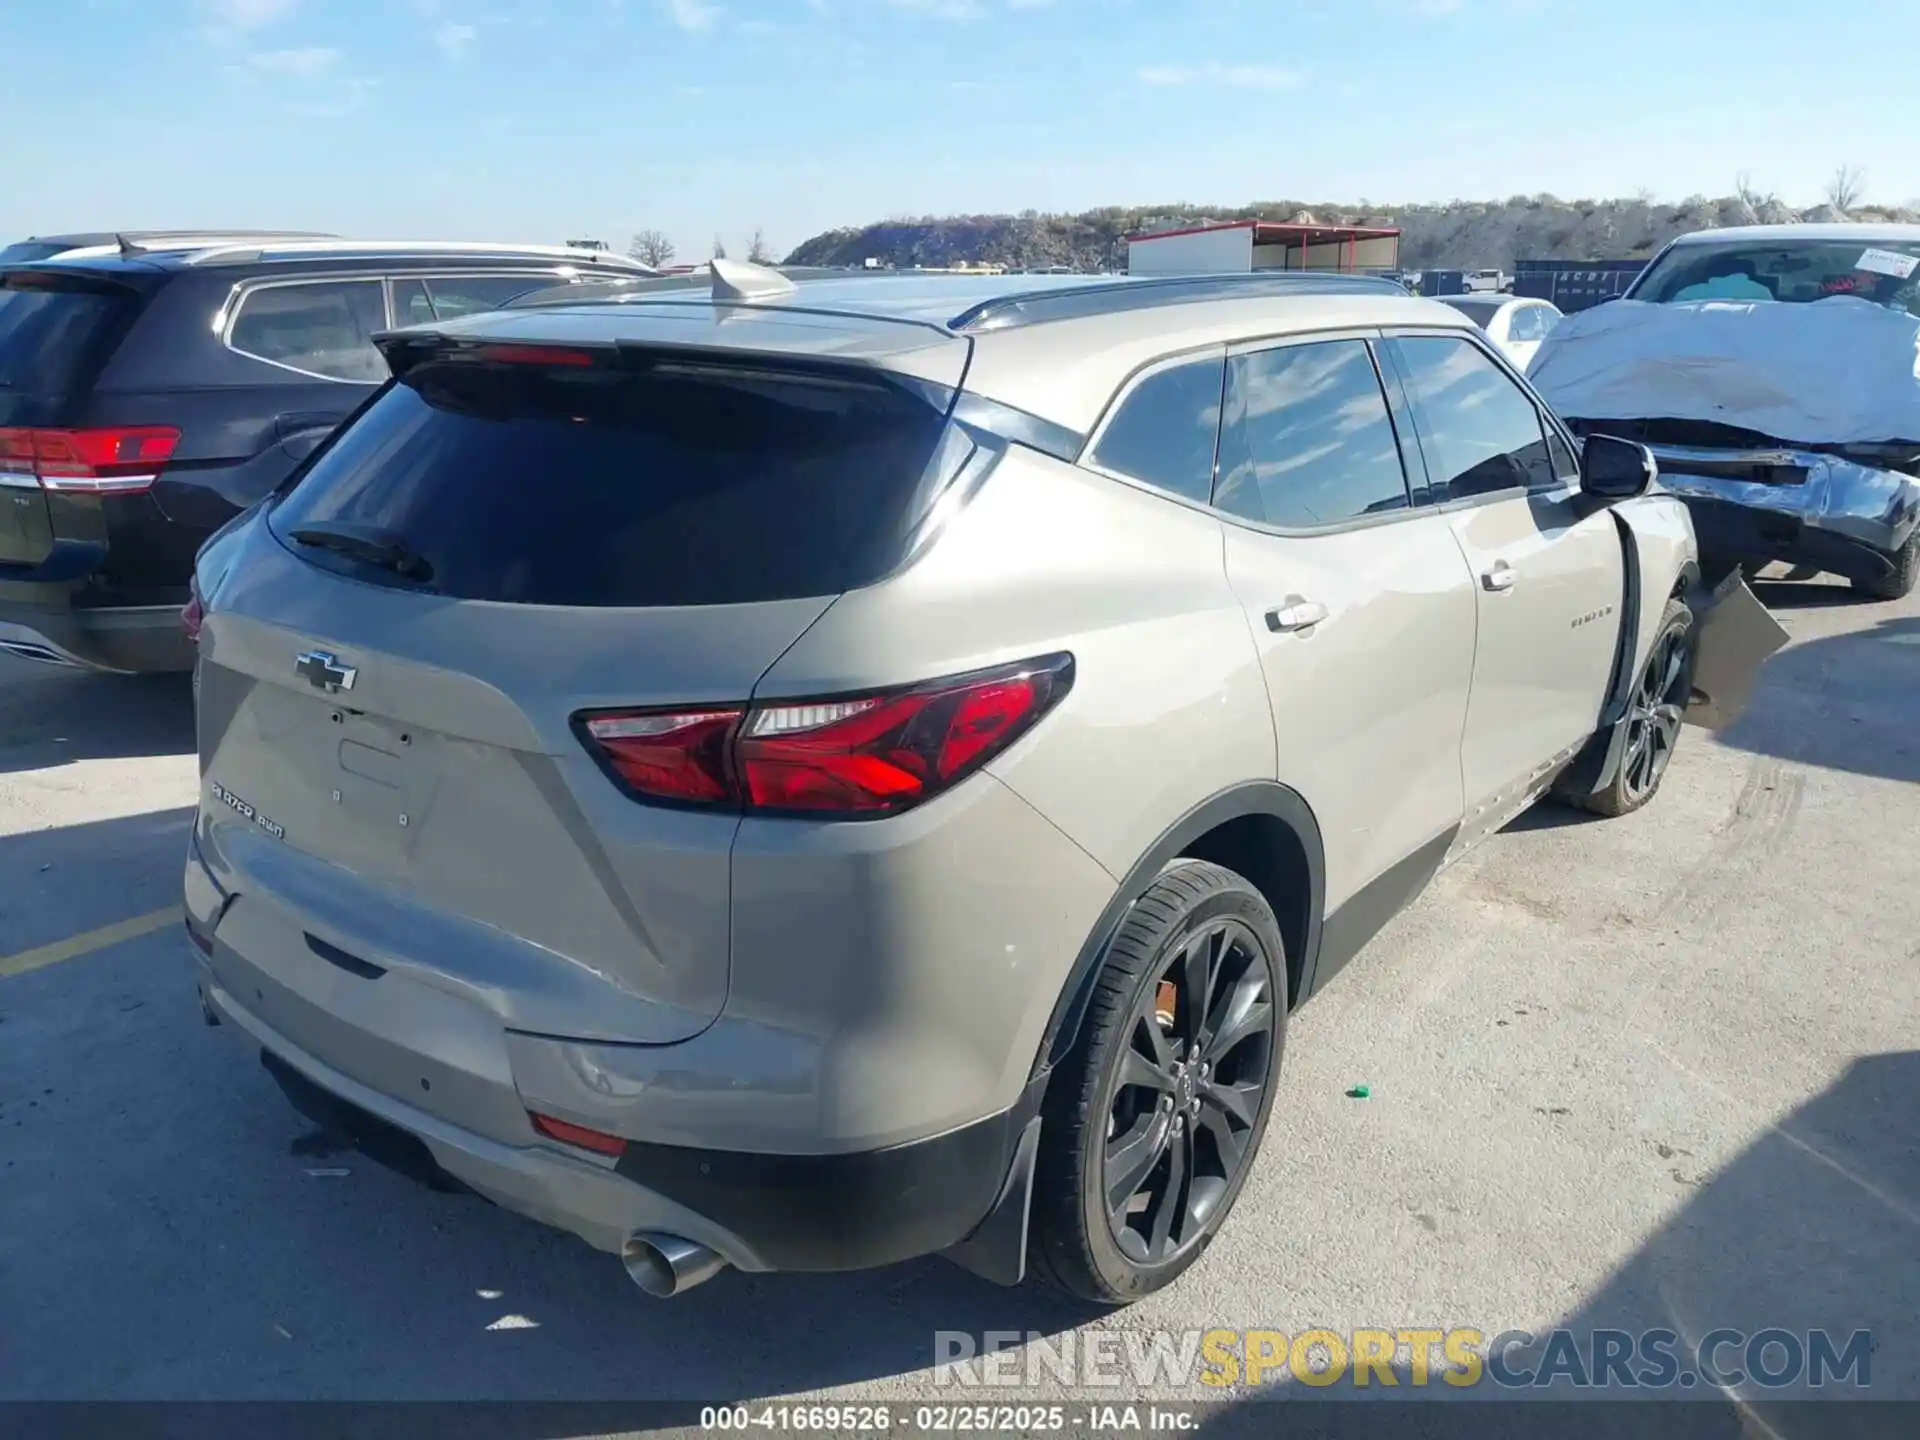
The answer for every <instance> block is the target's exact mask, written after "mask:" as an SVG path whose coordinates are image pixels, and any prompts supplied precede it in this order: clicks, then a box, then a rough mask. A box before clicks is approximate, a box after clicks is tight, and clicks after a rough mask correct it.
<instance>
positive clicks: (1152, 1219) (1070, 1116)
mask: <svg viewBox="0 0 1920 1440" xmlns="http://www.w3.org/2000/svg"><path fill="white" fill-rule="evenodd" d="M1286 995H1287V990H1286V959H1285V953H1284V950H1283V948H1282V943H1281V940H1280V931H1279V927H1278V925H1277V924H1276V923H1275V921H1274V918H1273V911H1272V910H1271V909H1270V908H1269V907H1268V905H1267V902H1266V900H1265V899H1263V898H1262V897H1261V895H1260V893H1259V891H1257V890H1255V889H1254V888H1253V886H1252V885H1250V884H1249V883H1248V882H1247V881H1246V880H1244V879H1242V878H1241V877H1240V876H1238V875H1236V874H1234V873H1233V872H1232V871H1230V870H1225V869H1222V868H1221V867H1220V866H1218V865H1212V864H1208V863H1206V862H1204V861H1199V860H1180V861H1176V862H1174V863H1173V864H1172V865H1170V866H1169V867H1168V868H1167V869H1166V870H1165V871H1163V872H1162V873H1161V875H1160V877H1159V878H1158V879H1157V880H1155V881H1154V883H1153V884H1152V886H1151V887H1149V888H1148V890H1147V892H1146V894H1144V895H1143V896H1141V897H1140V899H1139V901H1138V902H1137V903H1136V904H1135V905H1134V907H1133V909H1132V910H1131V911H1130V912H1129V913H1128V916H1127V918H1126V920H1125V921H1124V922H1123V923H1122V925H1121V927H1120V930H1119V932H1118V933H1117V934H1116V935H1115V936H1114V939H1113V942H1112V943H1111V944H1110V945H1109V946H1108V947H1107V954H1106V958H1105V961H1104V963H1103V968H1102V970H1101V973H1100V976H1099V978H1098V980H1097V981H1096V982H1095V990H1094V995H1093V999H1092V1002H1091V1004H1090V1006H1089V1008H1088V1013H1087V1016H1086V1020H1085V1022H1084V1023H1083V1025H1082V1028H1081V1035H1080V1039H1079V1042H1078V1043H1077V1044H1076V1045H1075V1047H1074V1050H1073V1052H1072V1053H1071V1054H1070V1055H1069V1056H1068V1058H1067V1059H1066V1060H1065V1061H1064V1062H1062V1064H1061V1067H1060V1069H1059V1071H1058V1072H1056V1074H1055V1075H1054V1078H1053V1081H1052V1084H1051V1085H1050V1086H1049V1087H1048V1093H1047V1103H1046V1110H1045V1115H1046V1119H1045V1122H1044V1124H1043V1125H1042V1127H1041V1132H1040V1136H1041V1138H1040V1155H1039V1166H1038V1171H1037V1174H1036V1178H1035V1189H1034V1201H1033V1227H1034V1228H1033V1236H1032V1244H1031V1245H1030V1247H1029V1254H1030V1255H1031V1256H1032V1259H1033V1263H1034V1269H1035V1271H1036V1273H1038V1274H1039V1275H1040V1276H1041V1277H1042V1278H1044V1279H1046V1280H1048V1281H1050V1282H1051V1283H1052V1284H1054V1285H1056V1286H1058V1287H1060V1288H1062V1289H1065V1290H1067V1291H1070V1292H1071V1293H1073V1294H1075V1295H1078V1296H1081V1297H1082V1298H1084V1299H1088V1300H1093V1301H1096V1302H1100V1303H1104V1304H1125V1303H1127V1302H1129V1301H1132V1300H1137V1299H1139V1298H1140V1297H1141V1296H1143V1295H1148V1294H1151V1293H1152V1292H1153V1291H1155V1290H1158V1289H1160V1288H1161V1287H1162V1286H1164V1285H1166V1284H1168V1283H1170V1282H1171V1281H1172V1280H1174V1279H1175V1278H1176V1277H1177V1276H1179V1275H1180V1274H1181V1273H1182V1272H1183V1271H1185V1270H1186V1269H1187V1267H1188V1266H1190V1265H1192V1264H1193V1262H1194V1261H1196V1260H1198V1259H1199V1258H1200V1256H1201V1255H1202V1254H1203V1253H1205V1251H1206V1248H1207V1246H1208V1245H1210V1244H1211V1243H1212V1241H1213V1237H1214V1236H1215V1235H1217V1234H1218V1233H1219V1231H1220V1227H1221V1226H1222V1225H1223V1224H1224V1223H1225V1221H1226V1218H1227V1215H1228V1213H1229V1212H1230V1211H1231V1210H1232V1208H1233V1204H1234V1201H1235V1200H1236V1199H1237V1198H1238V1197H1239V1194H1240V1190H1241V1187H1242V1186H1243V1185H1244V1184H1245V1183H1246V1178H1247V1174H1248V1172H1249V1171H1250V1169H1251V1168H1252V1165H1253V1158H1254V1155H1255V1154H1256V1153H1257V1152H1258V1150H1259V1147H1260V1139H1261V1137H1262V1135H1263V1134H1264V1133H1265V1131H1266V1126H1267V1116H1268V1113H1269V1111H1270V1110H1271V1108H1272V1104H1273V1091H1274V1086H1275V1084H1276V1082H1277V1081H1278V1079H1279V1075H1280V1054H1281V1049H1282V1045H1283V1042H1284V1040H1285V1036H1286V1008H1287V1007H1286Z"/></svg>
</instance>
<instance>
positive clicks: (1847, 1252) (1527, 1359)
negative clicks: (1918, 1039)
mask: <svg viewBox="0 0 1920 1440" xmlns="http://www.w3.org/2000/svg"><path fill="white" fill-rule="evenodd" d="M1916 1094H1920V1051H1905V1052H1897V1053H1892V1054H1885V1055H1874V1056H1869V1057H1867V1058H1865V1059H1861V1060H1858V1061H1855V1062H1854V1063H1853V1064H1852V1065H1850V1066H1849V1067H1848V1068H1847V1070H1846V1071H1845V1073H1843V1074H1842V1075H1841V1076H1840V1078H1839V1079H1838V1080H1837V1081H1836V1082H1835V1083H1834V1084H1833V1085H1832V1086H1830V1087H1829V1088H1828V1089H1827V1090H1826V1091H1824V1092H1823V1093H1822V1094H1821V1095H1819V1096H1818V1097H1817V1098H1816V1099H1814V1100H1812V1101H1810V1102H1809V1103H1808V1104H1806V1105H1804V1106H1802V1107H1801V1108H1800V1109H1798V1110H1796V1111H1794V1112H1793V1113H1792V1114H1790V1115H1787V1116H1785V1117H1784V1118H1783V1119H1781V1120H1780V1121H1779V1122H1778V1123H1777V1124H1776V1125H1774V1126H1772V1127H1771V1128H1770V1129H1769V1130H1768V1131H1767V1132H1766V1133H1765V1134H1764V1135H1763V1136H1762V1137H1761V1138H1760V1139H1759V1140H1757V1141H1756V1142H1755V1143H1754V1144H1753V1145H1751V1146H1749V1147H1748V1148H1747V1150H1745V1151H1744V1152H1743V1153H1742V1154H1741V1155H1740V1156H1739V1158H1738V1159H1736V1160H1734V1161H1733V1163H1731V1164H1730V1165H1728V1166H1727V1167H1726V1168H1725V1169H1723V1170H1722V1171H1720V1172H1719V1173H1718V1174H1698V1173H1695V1172H1692V1171H1691V1170H1690V1161H1691V1160H1692V1157H1691V1156H1690V1155H1689V1154H1688V1153H1687V1152H1686V1151H1684V1150H1673V1151H1671V1152H1670V1153H1669V1154H1668V1155H1667V1157H1666V1158H1668V1159H1669V1160H1671V1162H1672V1165H1673V1172H1674V1175H1675V1177H1676V1179H1678V1180H1680V1181H1681V1182H1682V1183H1684V1184H1691V1185H1694V1186H1696V1187H1697V1189H1696V1192H1695V1194H1694V1197H1693V1198H1692V1200H1690V1201H1689V1202H1688V1203H1687V1204H1686V1205H1685V1206H1684V1207H1683V1208H1682V1209H1681V1210H1680V1211H1679V1213H1678V1214H1676V1215H1675V1216H1674V1217H1673V1219H1672V1220H1671V1221H1669V1222H1668V1223H1667V1224H1666V1225H1664V1226H1663V1227H1661V1228H1660V1229H1659V1230H1658V1231H1656V1232H1655V1233H1654V1235H1653V1236H1652V1237H1651V1238H1650V1239H1648V1240H1647V1242H1646V1243H1645V1244H1644V1245H1642V1246H1641V1247H1640V1249H1639V1250H1638V1251H1637V1252H1636V1253H1635V1254H1634V1255H1633V1256H1632V1257H1631V1258H1630V1259H1629V1260H1628V1261H1627V1262H1626V1263H1625V1264H1624V1265H1622V1266H1621V1267H1620V1268H1619V1269H1618V1270H1617V1271H1616V1272H1615V1273H1614V1274H1613V1276H1612V1277H1611V1278H1610V1279H1609V1280H1608V1281H1607V1283H1606V1284H1604V1285H1603V1286H1602V1287H1601V1288H1600V1289H1599V1290H1598V1291H1597V1292H1595V1293H1594V1294H1593V1295H1592V1296H1590V1297H1589V1298H1588V1299H1587V1300H1586V1302H1585V1303H1583V1304H1582V1305H1581V1306H1580V1307H1579V1308H1578V1309H1577V1310H1575V1311H1573V1312H1572V1313H1571V1314H1569V1315H1567V1316H1566V1317H1565V1318H1564V1319H1563V1320H1561V1321H1560V1322H1559V1325H1560V1327H1561V1328H1564V1329H1566V1330H1568V1331H1570V1332H1572V1335H1573V1336H1574V1338H1575V1345H1574V1352H1575V1353H1574V1355H1573V1361H1572V1364H1573V1369H1572V1370H1568V1369H1567V1368H1566V1366H1567V1363H1568V1362H1567V1351H1566V1350H1565V1349H1564V1348H1562V1349H1561V1350H1560V1352H1559V1356H1560V1358H1559V1360H1558V1361H1557V1362H1556V1363H1555V1364H1553V1365H1546V1364H1543V1363H1542V1362H1543V1360H1544V1359H1545V1358H1546V1357H1547V1356H1548V1355H1549V1354H1551V1353H1553V1351H1552V1348H1551V1347H1552V1342H1550V1341H1549V1340H1548V1337H1546V1336H1540V1337H1536V1338H1535V1339H1534V1341H1533V1342H1532V1343H1531V1344H1529V1343H1525V1342H1521V1341H1516V1342H1515V1343H1513V1344H1511V1345H1510V1346H1509V1347H1506V1348H1505V1350H1504V1353H1505V1355H1506V1357H1507V1370H1508V1372H1509V1374H1511V1375H1514V1376H1517V1377H1522V1378H1526V1377H1531V1378H1532V1379H1533V1381H1534V1382H1535V1383H1532V1384H1527V1385H1520V1386H1514V1387H1501V1386H1498V1385H1495V1384H1494V1383H1492V1379H1491V1377H1489V1379H1488V1380H1486V1381H1483V1382H1482V1383H1481V1384H1480V1385H1479V1386H1476V1387H1473V1388H1472V1389H1470V1390H1468V1389H1460V1390H1454V1391H1449V1390H1448V1389H1447V1388H1446V1387H1445V1386H1443V1385H1440V1386H1429V1387H1427V1388H1425V1389H1422V1390H1420V1391H1419V1392H1418V1393H1419V1394H1421V1395H1422V1396H1424V1397H1427V1401H1428V1403H1425V1404H1418V1405H1416V1404H1409V1403H1406V1401H1405V1399H1404V1397H1405V1396H1407V1395H1408V1394H1409V1389H1408V1388H1407V1387H1408V1386H1409V1384H1410V1373H1409V1369H1408V1367H1406V1366H1404V1365H1402V1366H1396V1367H1395V1372H1396V1374H1397V1375H1398V1377H1399V1379H1400V1388H1399V1392H1398V1395H1396V1393H1395V1391H1393V1390H1382V1389H1380V1388H1379V1387H1377V1386H1376V1387H1370V1388H1369V1389H1367V1390H1358V1389H1356V1388H1354V1387H1353V1386H1352V1385H1351V1384H1349V1383H1342V1384H1341V1385H1339V1386H1335V1387H1330V1388H1328V1389H1326V1390H1324V1391H1309V1390H1307V1389H1306V1388H1305V1387H1303V1386H1300V1385H1298V1384H1294V1383H1289V1384H1287V1385H1285V1386H1284V1387H1281V1388H1277V1389H1275V1390H1274V1391H1272V1392H1270V1393H1265V1392H1253V1393H1251V1394H1249V1395H1246V1396H1244V1397H1243V1398H1242V1399H1241V1400H1240V1401H1239V1403H1237V1404H1234V1405H1231V1406H1229V1407H1227V1408H1225V1409H1223V1410H1221V1411H1219V1412H1217V1413H1216V1414H1215V1415H1213V1416H1212V1417H1211V1418H1210V1419H1209V1420H1208V1422H1207V1424H1206V1425H1205V1426H1204V1427H1203V1433H1204V1434H1206V1435H1207V1436H1209V1437H1223V1436H1239V1435H1247V1436H1253V1435H1258V1434H1272V1433H1277V1431H1276V1430H1275V1428H1274V1427H1275V1426H1276V1425H1277V1424H1279V1423H1280V1417H1279V1416H1277V1415H1276V1414H1275V1413H1274V1412H1273V1411H1272V1410H1270V1409H1268V1408H1267V1407H1269V1406H1271V1405H1274V1404H1282V1405H1285V1406H1286V1412H1285V1416H1284V1429H1285V1433H1286V1434H1288V1435H1289V1436H1294V1435H1313V1436H1328V1437H1332V1436H1347V1435H1351V1436H1356V1437H1358V1436H1363V1435H1365V1436H1397V1435H1427V1436H1434V1437H1453V1436H1460V1437H1463V1440H1464V1437H1469V1436H1471V1437H1475V1440H1478V1437H1483V1436H1507V1435H1512V1436H1515V1437H1519V1436H1531V1435H1553V1436H1556V1437H1558V1436H1562V1435H1574V1436H1581V1435H1595V1436H1598V1435H1608V1436H1611V1435H1626V1436H1635V1437H1638V1436H1669V1435H1671V1436H1675V1437H1679V1436H1688V1437H1693V1436H1698V1437H1702V1440H1718V1437H1728V1440H1732V1437H1736V1436H1739V1437H1746V1440H1759V1437H1779V1440H1803V1437H1805V1440H1827V1437H1833V1440H1854V1437H1861V1440H1864V1437H1868V1436H1873V1437H1880V1436H1886V1437H1893V1436H1910V1435H1913V1434H1916V1433H1920V1350H1916V1347H1915V1345H1914V1342H1913V1317H1914V1316H1915V1315H1920V1265H1916V1264H1915V1263H1914V1256H1915V1255H1916V1253H1920V1106H1916V1105H1915V1103H1914V1096H1915V1095H1916ZM1722 1329H1725V1330H1731V1331H1739V1332H1741V1333H1742V1336H1743V1337H1753V1336H1758V1335H1760V1334H1761V1333H1762V1332H1764V1331H1768V1330H1775V1331H1780V1332H1785V1333H1786V1336H1787V1337H1791V1346H1792V1347H1795V1348H1797V1349H1798V1350H1799V1352H1800V1358H1801V1359H1802V1360H1803V1361H1806V1360H1807V1359H1808V1356H1809V1355H1810V1345H1811V1342H1810V1341H1809V1335H1810V1332H1815V1331H1824V1332H1825V1334H1826V1336H1827V1337H1828V1343H1829V1344H1830V1345H1831V1348H1832V1352H1833V1353H1834V1354H1835V1355H1836V1356H1839V1357H1842V1360H1841V1364H1840V1366H1839V1367H1838V1369H1839V1373H1838V1374H1837V1375H1832V1376H1829V1377H1828V1378H1827V1380H1826V1383H1825V1385H1824V1388H1819V1387H1815V1386H1814V1385H1812V1384H1810V1383H1809V1381H1810V1377H1809V1376H1808V1374H1807V1373H1806V1367H1805V1365H1804V1364H1803V1365H1802V1366H1801V1367H1800V1369H1799V1370H1798V1371H1794V1372H1793V1373H1792V1376H1791V1379H1790V1380H1788V1381H1787V1383H1782V1384H1778V1385H1777V1386H1769V1385H1767V1384H1764V1383H1760V1382H1759V1381H1758V1380H1757V1379H1755V1378H1754V1376H1753V1373H1752V1372H1753V1371H1754V1369H1755V1366H1756V1364H1757V1365H1758V1367H1759V1368H1760V1370H1761V1372H1762V1373H1766V1374H1769V1375H1771V1376H1773V1377H1775V1378H1777V1379H1778V1378H1783V1377H1785V1376H1787V1375H1788V1373H1789V1370H1790V1367H1791V1365H1792V1363H1793V1357H1794V1349H1793V1348H1789V1341H1788V1340H1787V1339H1782V1340H1780V1341H1778V1342H1777V1343H1775V1342H1768V1343H1766V1344H1765V1345H1763V1346H1761V1347H1759V1348H1758V1349H1756V1347H1755V1346H1754V1345H1752V1344H1749V1343H1748V1342H1747V1341H1746V1340H1745V1339H1742V1340H1740V1341H1735V1342H1730V1343H1727V1344H1724V1345H1719V1346H1716V1347H1715V1348H1714V1351H1713V1354H1712V1355H1711V1356H1710V1357H1709V1358H1710V1359H1711V1360H1712V1362H1713V1363H1714V1364H1716V1365H1717V1366H1718V1367H1719V1370H1720V1371H1721V1373H1722V1376H1723V1378H1724V1379H1726V1380H1727V1381H1729V1382H1731V1383H1730V1386H1729V1387H1728V1388H1727V1389H1724V1390H1722V1391H1721V1392H1720V1393H1719V1396H1718V1398H1717V1399H1711V1400H1708V1399H1703V1398H1702V1397H1703V1396H1706V1397H1710V1396H1714V1395H1715V1387H1713V1386H1711V1385H1709V1384H1708V1383H1707V1381H1706V1379H1705V1377H1704V1376H1703V1375H1702V1374H1700V1373H1699V1372H1698V1371H1696V1369H1695V1366H1694V1363H1693V1361H1694V1356H1695V1354H1696V1352H1697V1349H1698V1347H1699V1346H1700V1345H1701V1343H1702V1342H1703V1341H1704V1340H1705V1339H1706V1338H1707V1337H1708V1336H1710V1335H1711V1334H1713V1332H1715V1331H1717V1330H1722ZM1654 1330H1665V1331H1670V1332H1672V1333H1673V1335H1674V1336H1676V1337H1677V1340H1676V1342H1675V1343H1674V1344H1673V1346H1672V1348H1673V1352H1674V1354H1675V1356H1676V1358H1677V1360H1678V1361H1679V1365H1678V1369H1677V1374H1676V1383H1674V1384H1672V1385H1670V1386H1666V1387H1662V1388H1660V1389H1659V1390H1658V1391H1657V1392H1656V1391H1651V1390H1648V1389H1645V1388H1641V1387H1637V1386H1632V1385H1626V1384H1622V1383H1620V1381H1619V1376H1618V1372H1617V1370H1616V1372H1615V1376H1614V1383H1612V1384H1609V1385H1607V1386H1605V1387H1603V1388H1593V1387H1587V1388H1584V1389H1583V1388H1581V1387H1579V1386H1577V1385H1575V1384H1574V1383H1573V1380H1574V1377H1577V1376H1578V1375H1580V1374H1581V1373H1582V1372H1583V1371H1592V1370H1594V1369H1595V1368H1596V1367H1595V1365H1594V1360H1593V1356H1594V1354H1595V1349H1596V1344H1595V1341H1596V1332H1603V1331H1617V1332H1622V1333H1624V1334H1626V1335H1628V1336H1631V1337H1634V1339H1635V1341H1636V1342H1637V1341H1638V1339H1639V1337H1641V1336H1643V1335H1645V1334H1646V1333H1647V1332H1649V1331H1654ZM1860 1331H1865V1332H1868V1333H1869V1335H1870V1341H1868V1342H1864V1343H1862V1344H1859V1345H1857V1346H1856V1345H1854V1343H1853V1337H1854V1336H1855V1334H1856V1332H1860ZM1850 1347H1851V1348H1850ZM1854 1359H1858V1361H1859V1365H1858V1367H1857V1368H1851V1367H1850V1366H1849V1364H1848V1362H1849V1361H1851V1360H1854ZM1808 1363H1810V1361H1809V1362H1808ZM1629 1368H1630V1369H1632V1370H1634V1371H1636V1372H1638V1373H1645V1372H1644V1371H1641V1370H1640V1365H1639V1361H1638V1359H1637V1358H1636V1359H1634V1360H1633V1361H1631V1362H1630V1363H1629ZM1548 1373H1553V1374H1557V1375H1563V1376H1566V1377H1568V1378H1566V1379H1558V1378H1556V1379H1552V1380H1549V1381H1547V1382H1545V1383H1540V1381H1539V1377H1540V1376H1542V1375H1543V1374H1548ZM1688 1375H1693V1376H1694V1382H1693V1383H1692V1384H1688V1383H1686V1380H1685V1377H1686V1376H1688ZM1655 1394H1657V1395H1658V1396H1659V1398H1658V1399H1651V1398H1650V1397H1651V1396H1653V1395H1655ZM1342 1401H1346V1402H1350V1403H1345V1404H1342V1403H1339V1402H1342ZM1356 1401H1376V1402H1386V1403H1385V1405H1384V1406H1383V1405H1382V1404H1378V1403H1351V1402H1356ZM1496 1401H1507V1402H1509V1403H1505V1404H1500V1403H1492V1402H1496ZM1583 1401H1584V1402H1587V1403H1581V1402H1583ZM1315 1402H1320V1403H1315ZM1449 1402H1450V1403H1449ZM1543 1407H1544V1408H1543Z"/></svg>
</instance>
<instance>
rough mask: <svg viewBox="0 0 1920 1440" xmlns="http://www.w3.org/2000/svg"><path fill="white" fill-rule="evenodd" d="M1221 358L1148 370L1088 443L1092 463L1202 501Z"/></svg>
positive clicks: (1209, 476) (1214, 437)
mask: <svg viewBox="0 0 1920 1440" xmlns="http://www.w3.org/2000/svg"><path fill="white" fill-rule="evenodd" d="M1225 366H1226V358H1225V357H1224V356H1219V355H1216V356H1214V357H1212V358H1211V359H1206V360H1190V361H1187V362H1186V363H1184V364H1180V365H1170V366H1168V367H1167V368H1166V369H1164V370H1160V371H1156V372H1155V373H1154V374H1151V375H1149V376H1147V378H1146V379H1144V380H1142V381H1141V382H1140V383H1139V384H1138V385H1135V386H1134V387H1133V389H1132V390H1131V391H1130V392H1128V394H1127V398H1126V399H1124V400H1122V401H1121V402H1120V408H1119V409H1118V410H1116V411H1115V412H1114V415H1113V419H1112V420H1110V421H1109V422H1108V423H1107V428H1106V429H1105V430H1104V431H1103V432H1101V435H1100V440H1099V442H1098V443H1097V444H1096V445H1095V446H1094V448H1093V456H1092V459H1093V463H1094V464H1095V465H1098V466H1099V467H1100V468H1101V469H1103V470H1110V471H1112V472H1113V473H1114V474H1116V475H1125V476H1126V477H1127V478H1128V479H1131V480H1141V481H1144V482H1146V483H1147V484H1149V485H1153V486H1157V487H1158V488H1160V489H1162V490H1169V491H1172V492H1173V493H1174V494H1175V495H1180V496H1184V497H1185V498H1186V499H1188V500H1197V501H1199V502H1200V503H1201V504H1203V505H1204V504H1205V503H1206V501H1207V497H1208V496H1209V495H1210V494H1211V493H1212V492H1213V456H1214V446H1215V443H1216V442H1217V441H1218V439H1219V436H1220V393H1221V386H1222V384H1223V383H1224V378H1225V377H1224V375H1223V370H1224V368H1225Z"/></svg>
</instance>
